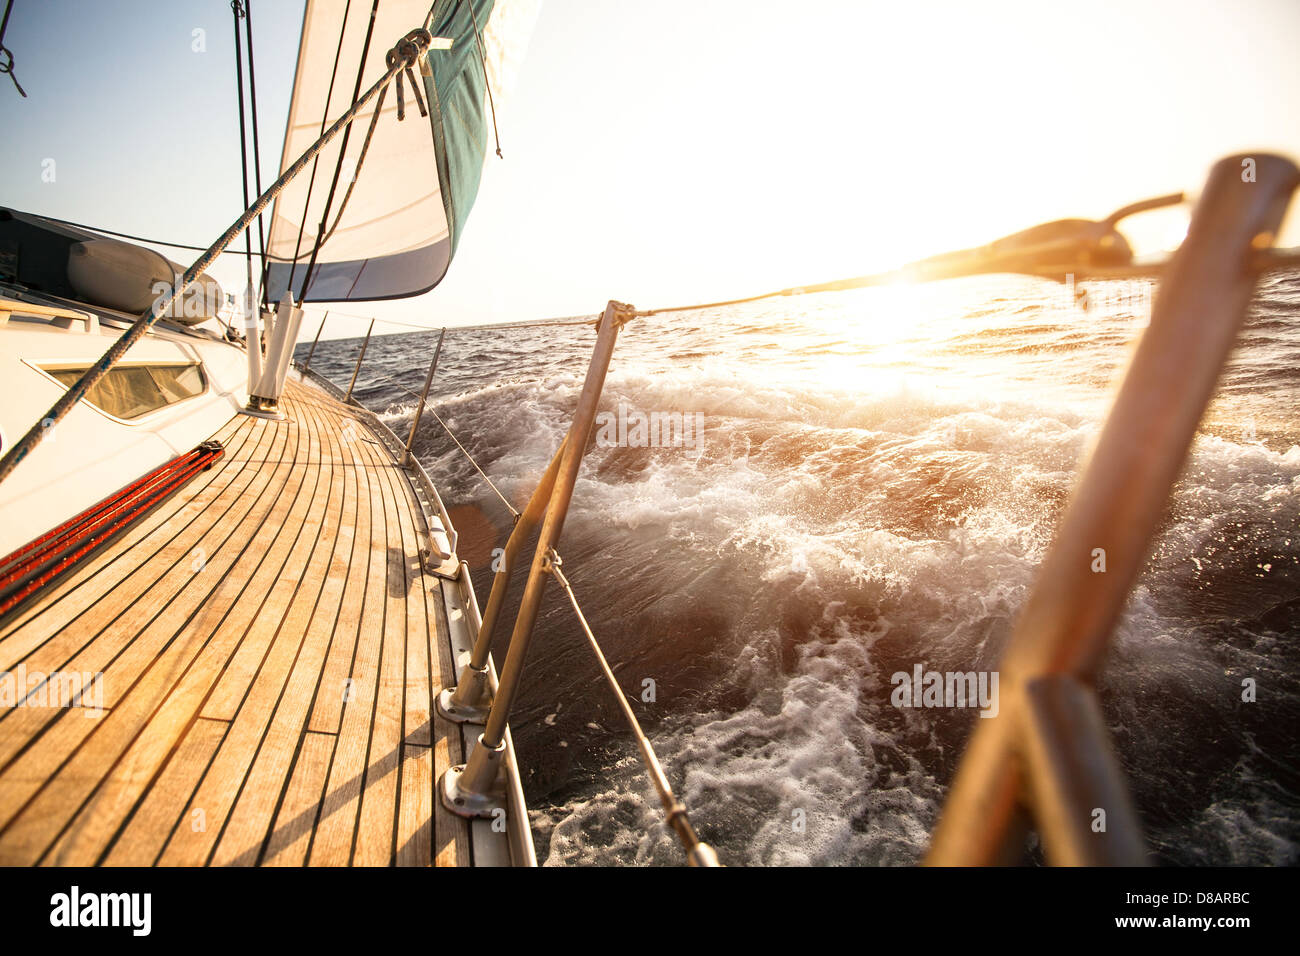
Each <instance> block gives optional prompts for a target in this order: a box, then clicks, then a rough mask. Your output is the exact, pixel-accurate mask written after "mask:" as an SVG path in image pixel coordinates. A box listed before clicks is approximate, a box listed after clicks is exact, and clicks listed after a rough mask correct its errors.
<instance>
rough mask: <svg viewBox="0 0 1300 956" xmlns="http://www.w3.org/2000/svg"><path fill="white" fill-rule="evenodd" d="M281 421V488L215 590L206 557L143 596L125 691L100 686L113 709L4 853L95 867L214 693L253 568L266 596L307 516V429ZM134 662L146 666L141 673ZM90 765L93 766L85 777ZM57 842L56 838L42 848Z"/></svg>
mask: <svg viewBox="0 0 1300 956" xmlns="http://www.w3.org/2000/svg"><path fill="white" fill-rule="evenodd" d="M281 427H282V428H283V429H284V430H285V431H286V432H287V436H286V450H285V452H284V457H283V458H282V460H281V461H280V462H279V463H278V464H277V467H276V473H277V474H281V473H282V474H283V476H284V482H283V484H282V485H281V486H280V487H281V488H282V492H281V493H279V494H275V495H270V494H266V495H261V496H259V498H260V501H259V504H258V505H255V506H254V509H253V511H252V512H250V514H249V516H248V518H246V519H245V522H246V523H245V524H243V525H241V528H243V529H244V531H245V533H244V534H242V535H240V536H239V539H238V541H237V543H238V544H240V545H241V548H240V551H239V553H238V555H233V554H232V553H233V551H234V548H233V547H226V548H225V549H224V551H225V552H226V553H227V555H228V556H233V557H234V560H233V561H231V562H230V563H229V564H228V565H226V566H225V567H224V570H223V572H222V578H221V582H220V584H218V585H217V587H216V588H215V589H214V590H208V589H207V588H206V587H203V586H201V585H199V584H197V583H196V582H197V579H199V578H202V577H203V575H204V574H209V573H212V572H213V571H214V569H215V568H220V567H222V566H223V565H221V564H217V565H215V568H214V562H208V564H207V565H206V566H205V567H204V568H203V569H202V570H200V571H199V572H197V573H193V572H191V573H189V575H188V578H189V580H187V581H186V582H185V583H184V584H183V585H182V586H181V589H180V593H179V594H177V595H176V597H175V599H173V600H171V601H165V600H164V599H165V595H164V594H161V593H159V594H158V596H157V597H156V598H155V597H154V596H153V595H146V600H149V599H152V600H154V601H162V602H164V603H163V607H161V608H160V609H159V612H158V613H157V615H156V616H155V617H153V619H152V620H151V621H150V622H149V624H148V625H147V626H146V627H145V629H144V631H142V632H141V633H140V636H139V637H137V638H136V639H135V640H133V641H132V642H131V643H130V644H129V645H128V647H127V649H126V651H125V652H124V653H123V654H122V658H121V660H119V661H118V662H115V663H116V667H115V671H116V672H119V673H121V672H123V671H125V676H126V677H127V679H128V680H131V684H130V686H129V688H128V689H127V690H126V691H125V692H121V691H120V690H118V689H117V688H113V689H110V690H109V691H107V692H106V696H107V697H108V699H109V700H110V701H112V702H113V703H115V704H117V706H114V709H113V711H112V713H110V714H109V715H108V717H106V718H105V719H104V720H103V721H101V722H100V725H99V727H97V728H96V730H95V732H94V733H93V734H92V735H91V737H90V738H89V739H88V740H86V741H85V742H83V743H82V745H81V747H80V748H79V751H88V752H85V753H76V754H73V758H74V759H73V760H70V761H69V763H68V764H66V765H65V766H64V768H63V769H61V770H60V771H58V772H57V773H56V774H54V776H53V778H52V779H51V780H50V781H49V782H47V783H46V784H45V786H44V787H43V788H42V789H41V791H40V793H39V794H38V795H37V796H36V797H35V798H34V799H33V800H32V802H31V804H30V805H29V806H28V807H27V808H26V809H25V810H24V811H23V813H22V814H21V815H20V816H19V817H17V818H15V819H14V821H13V822H12V824H11V825H10V826H9V827H7V828H6V830H5V831H4V833H3V834H0V857H3V856H5V855H7V853H8V852H9V851H10V849H11V848H12V849H13V850H15V851H18V852H20V853H22V852H28V851H31V850H35V849H37V848H39V851H40V852H39V853H38V856H44V855H45V854H46V853H47V852H49V853H51V854H52V855H53V859H54V861H55V862H57V863H59V864H64V865H72V864H80V865H88V864H90V863H93V862H94V860H95V858H96V857H97V856H98V853H99V852H100V851H101V850H102V849H103V847H104V846H105V845H106V844H107V842H108V840H109V839H111V837H112V835H113V833H115V832H116V828H117V825H118V823H120V821H121V819H122V817H123V815H124V814H126V813H128V812H129V811H130V809H131V808H132V807H133V806H134V803H135V800H136V798H137V797H138V794H139V792H140V791H141V790H142V789H143V788H144V787H147V786H148V783H149V782H150V781H151V780H152V778H153V775H154V774H155V773H156V772H157V770H158V768H159V767H160V765H161V763H162V762H163V761H164V760H165V759H166V758H167V756H168V755H169V754H170V753H171V751H172V749H173V747H174V746H175V744H176V743H177V742H178V740H179V738H180V736H181V735H182V734H183V733H184V730H185V728H186V727H188V725H189V723H190V722H191V721H192V720H193V719H194V717H195V715H196V713H197V712H198V708H199V707H200V706H201V704H202V702H203V700H204V699H205V698H206V697H207V695H209V694H210V693H211V692H212V685H213V681H214V680H215V679H216V677H217V676H218V675H219V674H220V673H221V670H222V668H224V667H225V666H227V664H228V661H229V659H230V656H231V655H232V654H233V653H235V652H236V651H237V650H238V648H239V647H240V645H241V643H242V642H243V640H244V638H245V636H246V635H247V631H248V627H249V624H250V623H251V619H252V618H253V616H254V615H255V613H256V608H255V606H254V605H255V600H248V599H243V600H241V599H242V598H244V596H245V593H246V592H248V591H249V589H250V585H252V584H253V582H254V578H255V576H258V575H259V573H260V578H261V580H260V581H259V582H258V583H259V585H260V586H258V587H254V588H253V589H252V595H253V596H254V598H255V596H256V595H257V594H258V593H262V594H265V593H266V588H268V587H269V582H270V581H273V580H274V578H275V576H276V575H278V574H279V573H280V570H281V568H282V567H283V563H284V561H285V559H286V557H287V554H288V552H289V549H290V547H291V546H292V544H293V543H294V542H295V540H296V537H297V532H298V530H299V529H300V528H301V519H299V520H298V521H297V522H295V521H294V520H293V518H294V516H295V515H297V514H300V513H305V511H306V504H308V503H309V502H310V499H309V498H308V499H306V500H305V501H304V496H303V494H302V492H303V489H304V487H307V486H312V485H314V477H315V476H314V474H313V469H311V468H310V467H294V466H295V464H296V463H297V456H298V454H299V452H300V451H301V449H302V446H303V443H304V441H305V433H306V429H304V428H300V427H298V426H297V425H296V424H294V423H287V424H283V425H281ZM295 442H296V444H295ZM275 486H276V485H275V480H274V479H273V481H272V487H275ZM263 502H264V503H265V505H263V504H262V503H263ZM267 506H269V507H267ZM260 512H264V513H260ZM247 522H251V524H247ZM214 561H215V556H214ZM186 570H187V571H188V570H189V569H186ZM154 648H158V650H156V651H155V650H153V649H154ZM151 651H152V653H151ZM151 658H152V660H151ZM128 661H129V662H130V663H126V662H128ZM137 667H142V668H143V672H142V673H141V675H140V676H139V677H138V678H136V676H135V674H136V670H137ZM118 695H121V696H118ZM41 750H42V752H46V751H48V750H50V747H49V746H48V745H47V746H45V747H42V748H41ZM76 758H80V759H76ZM78 764H79V765H80V766H77V765H78ZM87 765H93V766H94V767H96V768H98V769H97V771H96V772H95V773H91V774H87V773H86V772H85V771H84V767H85V766H87ZM105 771H107V772H106V773H105ZM97 777H98V779H97ZM74 815H75V816H74ZM70 818H71V819H70ZM180 832H182V833H183V832H186V831H184V830H182V831H180ZM189 832H193V831H189ZM53 840H57V843H55V845H54V846H53V847H51V848H49V849H48V850H47V849H46V848H47V847H49V844H50V842H51V841H53ZM42 844H43V845H42Z"/></svg>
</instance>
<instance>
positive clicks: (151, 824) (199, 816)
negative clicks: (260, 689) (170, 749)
mask: <svg viewBox="0 0 1300 956" xmlns="http://www.w3.org/2000/svg"><path fill="white" fill-rule="evenodd" d="M226 729H227V728H226V724H225V723H224V722H222V721H219V720H203V719H199V720H196V721H194V723H193V724H192V725H191V727H190V729H189V732H188V733H186V735H185V737H184V738H183V739H182V740H181V742H180V745H179V746H178V747H177V748H176V753H175V754H173V755H172V757H171V759H170V760H168V762H167V766H166V768H165V769H164V770H163V772H162V774H161V775H160V776H159V777H158V779H157V780H156V781H155V782H154V785H153V786H152V787H150V788H149V791H148V793H147V794H146V796H145V798H144V800H143V801H142V802H141V804H140V805H139V806H138V807H137V808H136V811H135V813H134V814H133V815H132V817H131V819H130V821H129V822H128V823H127V825H126V826H125V827H124V828H123V829H122V830H121V831H120V833H119V834H118V836H117V838H116V842H115V843H114V844H113V846H112V847H111V848H110V849H109V852H108V855H107V856H106V857H105V859H104V861H103V862H104V864H105V865H107V866H152V865H153V864H154V862H156V861H157V859H158V857H159V855H160V854H161V853H162V849H163V846H164V845H165V844H166V842H167V839H168V838H169V837H170V836H171V833H172V829H173V828H175V827H176V826H178V825H180V826H189V827H200V828H202V827H206V826H208V818H207V814H206V813H203V812H200V813H193V812H192V811H191V813H190V814H189V816H188V817H185V818H179V814H180V813H182V812H183V811H184V810H185V809H187V808H188V807H189V803H190V796H191V794H193V792H194V788H195V786H197V780H198V778H199V776H200V775H201V774H202V773H203V771H204V769H206V768H207V766H208V764H209V763H211V762H212V756H213V755H214V754H215V753H216V752H217V748H218V747H219V746H221V739H222V738H223V737H224V736H225V735H226ZM180 794H183V796H180Z"/></svg>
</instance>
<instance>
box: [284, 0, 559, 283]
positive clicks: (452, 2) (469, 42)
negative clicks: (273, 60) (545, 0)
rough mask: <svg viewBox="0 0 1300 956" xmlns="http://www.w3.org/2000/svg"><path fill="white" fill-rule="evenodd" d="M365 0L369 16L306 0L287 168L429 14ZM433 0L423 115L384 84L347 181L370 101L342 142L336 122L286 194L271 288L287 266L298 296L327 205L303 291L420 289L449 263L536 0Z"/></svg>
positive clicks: (404, 2) (395, 0) (409, 98)
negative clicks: (400, 109)
mask: <svg viewBox="0 0 1300 956" xmlns="http://www.w3.org/2000/svg"><path fill="white" fill-rule="evenodd" d="M373 6H374V8H375V16H374V22H373V28H372V26H371V21H370V14H371V10H372V3H371V2H367V0H352V2H351V3H349V2H347V0H308V2H307V6H306V10H305V13H304V18H303V31H302V42H301V46H300V49H299V54H298V66H297V71H296V75H295V80H294V90H293V98H292V101H291V104H290V108H289V120H288V125H287V128H286V131H285V141H284V151H283V154H282V158H281V171H283V170H284V168H286V167H287V166H288V165H289V164H291V163H292V162H293V161H294V160H295V159H296V158H297V157H298V156H299V155H301V154H302V153H303V152H304V151H305V150H306V149H307V147H308V146H310V145H311V143H312V142H313V141H314V140H315V139H316V138H317V137H318V136H320V134H321V132H322V131H323V129H324V128H325V127H327V126H328V125H329V124H330V123H331V122H333V121H334V119H335V118H337V117H338V115H339V114H341V113H342V112H343V111H344V110H346V109H347V108H348V107H349V106H350V105H351V104H352V97H353V95H354V93H355V92H357V91H364V90H365V89H367V88H368V87H369V86H370V85H371V84H373V83H374V82H375V81H376V80H377V79H379V77H381V76H382V75H383V73H384V71H385V70H386V68H387V64H386V62H385V55H386V54H387V52H388V51H389V50H390V49H391V48H392V47H393V46H394V44H396V42H397V41H398V40H400V39H401V38H402V37H403V36H405V35H406V34H407V32H409V31H410V30H412V29H414V28H416V27H419V26H422V25H423V24H424V22H425V18H426V16H427V15H428V13H429V0H379V2H378V3H377V4H374V5H373ZM435 7H436V9H435V11H434V21H433V32H434V36H435V40H434V44H433V47H434V48H433V50H432V51H431V52H430V53H429V57H430V61H431V66H432V67H433V68H434V76H432V77H429V78H423V77H421V76H420V74H419V72H418V71H416V79H417V81H419V82H420V84H421V89H420V95H421V97H423V98H424V99H425V101H426V106H427V108H428V109H429V113H430V116H429V118H427V119H426V118H424V117H422V116H421V115H420V111H419V107H418V106H417V104H416V98H415V95H414V94H413V92H412V91H411V89H410V88H409V83H408V84H407V88H406V90H405V99H406V118H405V120H404V121H403V122H398V120H397V91H396V89H393V88H391V87H390V89H389V91H388V94H387V96H386V97H385V98H384V101H383V106H382V111H381V114H380V118H379V122H378V124H377V126H376V128H375V131H374V135H373V138H372V140H371V142H370V145H369V148H368V149H366V152H365V159H364V162H363V164H362V166H361V169H360V174H359V175H357V176H356V181H355V184H353V182H352V179H353V175H354V173H355V172H356V169H357V163H358V160H359V159H360V156H361V152H362V148H363V145H364V143H365V139H366V132H367V129H368V128H369V124H370V121H371V118H372V116H373V113H374V110H373V108H370V109H367V110H364V111H362V112H361V113H360V115H359V116H358V118H357V121H356V122H355V123H354V124H353V126H352V130H351V133H350V135H348V136H347V138H346V141H345V139H344V136H343V134H340V135H339V136H338V137H337V138H336V139H335V141H334V142H332V143H331V144H330V145H329V146H327V147H326V148H325V149H324V150H323V151H322V152H321V154H320V156H319V158H318V160H317V161H316V163H315V165H314V169H313V168H312V167H309V168H308V170H307V171H306V172H304V174H302V175H300V176H299V177H298V178H297V179H296V180H295V181H294V182H293V183H292V184H291V185H290V186H288V187H287V188H286V189H285V190H284V192H283V193H281V195H280V196H279V198H278V199H277V200H276V202H275V205H274V208H273V211H272V215H271V229H270V236H269V239H268V255H269V257H270V259H271V261H272V267H271V270H270V276H269V281H268V293H269V298H270V299H271V300H275V299H277V298H278V297H279V296H280V294H282V293H283V292H284V290H285V289H286V288H288V286H289V284H290V282H289V280H290V275H291V274H292V277H293V283H292V285H293V289H294V293H295V296H296V297H298V298H299V299H301V298H303V297H304V296H303V294H302V283H303V281H304V279H305V277H306V272H307V264H308V261H309V260H310V259H311V257H312V251H313V248H314V246H315V244H316V242H317V237H318V235H319V234H320V233H321V231H322V230H321V228H320V227H321V222H322V219H323V218H324V219H326V226H325V230H324V234H325V236H326V239H325V241H324V243H323V244H322V246H321V249H320V251H319V252H318V254H317V264H316V268H315V270H314V271H313V273H312V278H311V286H310V288H309V289H307V290H306V296H305V298H308V299H312V300H316V301H320V300H327V299H382V298H395V297H400V296H408V295H418V294H419V293H421V292H425V291H427V290H428V289H430V288H432V287H433V286H434V285H436V284H437V283H438V282H439V281H440V280H441V279H442V277H443V275H444V274H445V273H446V270H447V267H448V264H449V263H450V260H451V256H452V254H453V253H454V251H455V246H456V241H457V239H458V238H459V232H460V228H461V226H462V225H463V222H464V218H465V216H466V215H467V214H468V211H469V206H470V205H472V203H473V199H474V195H475V193H476V192H477V186H478V179H479V175H480V174H481V170H482V163H483V159H484V156H485V155H488V154H490V153H491V152H492V151H493V149H494V146H493V144H492V106H493V105H495V106H496V107H497V108H498V110H499V109H500V107H501V106H502V100H503V99H504V95H505V92H506V88H507V85H508V84H509V83H510V81H511V79H512V76H513V73H514V72H515V70H516V69H517V67H518V63H519V60H520V59H521V57H522V49H523V46H524V44H525V43H526V38H527V36H528V34H529V33H530V32H531V29H532V26H533V23H534V22H535V20H536V16H537V13H538V10H539V9H540V0H496V2H492V0H441V2H439V3H437V4H435ZM476 25H477V28H478V30H479V31H480V32H481V35H482V46H481V48H480V45H479V38H478V37H477V36H476V35H475V26H476ZM368 33H369V44H368V46H367V34H368ZM363 53H364V59H363ZM485 65H486V77H487V83H486V84H485V83H484V82H483V77H484V75H485V74H484V66H485ZM358 67H360V75H359V77H358ZM489 89H490V93H491V97H492V101H491V102H489V101H488V95H489ZM440 153H441V155H440ZM340 154H342V162H341V163H340V159H339V158H340ZM336 169H337V170H338V173H339V175H338V181H337V183H334V178H335V172H336ZM332 184H333V188H332V189H331V185H332ZM349 187H351V188H352V193H351V196H349V197H348V198H347V203H346V206H343V201H344V197H345V196H346V195H347V193H348V189H349ZM331 193H332V195H331ZM448 193H450V195H448ZM327 205H328V207H329V211H328V214H326V207H327ZM341 207H342V209H343V211H342V215H341V216H340V212H339V211H340V208H341ZM295 261H296V266H295V265H294V263H295Z"/></svg>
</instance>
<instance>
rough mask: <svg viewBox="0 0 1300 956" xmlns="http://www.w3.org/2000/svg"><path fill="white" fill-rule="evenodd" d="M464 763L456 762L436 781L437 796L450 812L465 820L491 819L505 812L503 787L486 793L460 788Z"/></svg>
mask: <svg viewBox="0 0 1300 956" xmlns="http://www.w3.org/2000/svg"><path fill="white" fill-rule="evenodd" d="M464 772H465V765H464V764H457V765H456V766H454V767H452V768H451V769H450V770H448V771H447V772H446V773H444V774H443V775H442V779H441V780H439V781H438V798H439V799H440V800H442V805H443V806H444V807H446V808H447V809H448V810H449V811H450V812H451V813H454V814H455V815H456V816H458V817H464V818H465V819H466V820H482V819H491V818H493V817H495V816H497V815H498V814H501V813H505V812H506V792H505V787H504V786H502V787H495V786H494V787H493V788H492V789H491V790H489V791H488V792H487V793H470V792H469V791H467V790H462V789H461V788H460V778H461V775H462V774H463V773H464Z"/></svg>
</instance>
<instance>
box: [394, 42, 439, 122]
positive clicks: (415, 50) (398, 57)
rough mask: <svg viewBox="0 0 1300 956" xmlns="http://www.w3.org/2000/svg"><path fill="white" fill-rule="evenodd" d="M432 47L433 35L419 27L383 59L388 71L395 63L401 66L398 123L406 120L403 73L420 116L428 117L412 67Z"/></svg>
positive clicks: (398, 81) (398, 92)
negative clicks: (409, 85) (418, 108)
mask: <svg viewBox="0 0 1300 956" xmlns="http://www.w3.org/2000/svg"><path fill="white" fill-rule="evenodd" d="M432 45H433V34H432V33H430V32H429V31H428V30H425V29H424V28H423V27H419V28H416V29H414V30H412V31H411V32H410V33H408V34H407V35H406V36H404V37H402V38H401V39H400V40H398V41H397V45H396V46H394V47H393V48H392V49H391V50H389V51H388V53H387V55H386V56H385V58H384V59H385V62H386V63H387V64H388V68H389V69H392V68H393V66H394V65H395V64H397V63H402V64H403V67H402V69H401V70H399V71H398V73H397V119H398V121H399V122H400V121H402V120H404V119H406V94H405V91H404V90H403V88H402V74H403V73H405V74H406V79H407V80H408V81H409V82H410V84H411V92H412V93H413V94H414V95H415V104H416V105H417V106H418V107H420V115H421V116H428V115H429V111H428V110H427V109H425V106H424V97H423V96H421V95H420V87H419V84H417V83H416V82H415V72H414V70H413V67H414V66H415V64H416V63H420V62H422V57H423V56H424V55H425V54H426V53H427V52H428V50H429V47H430V46H432ZM421 72H423V70H421Z"/></svg>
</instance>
